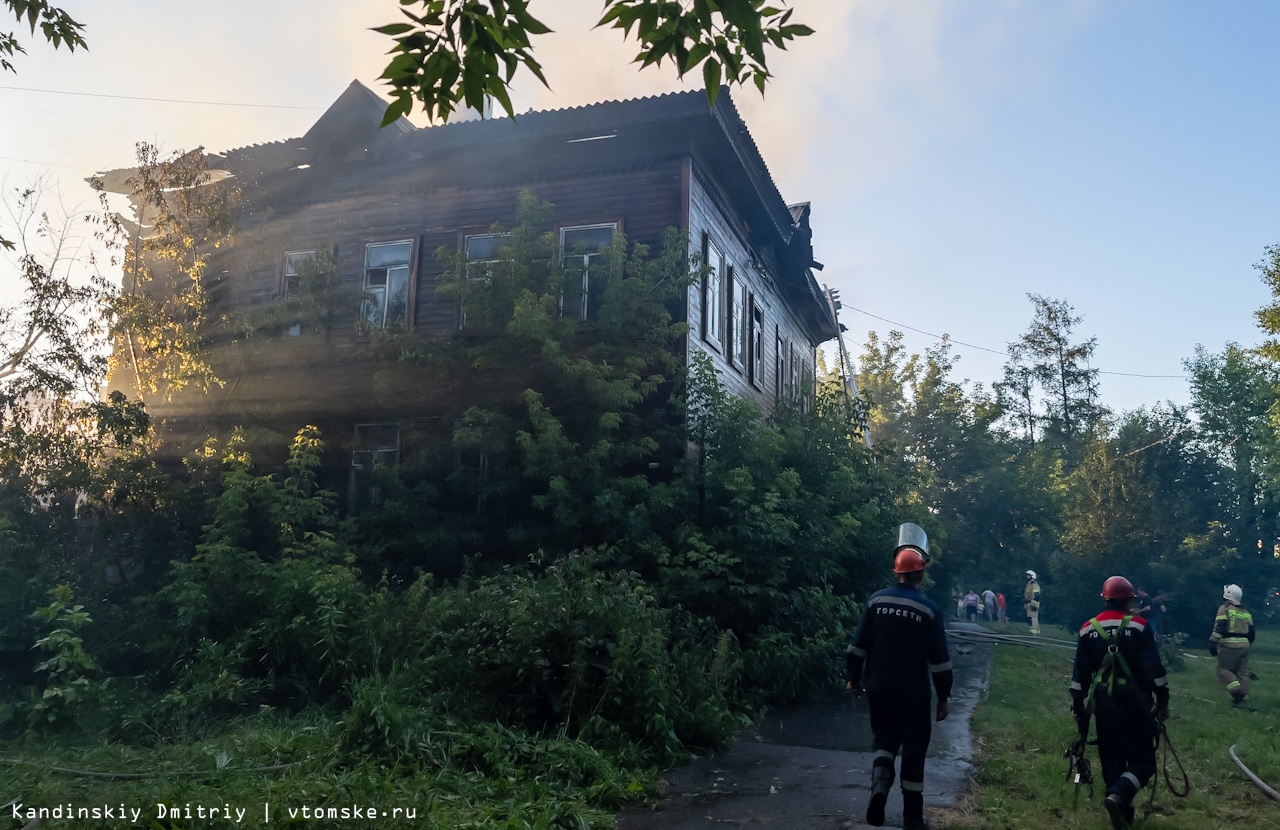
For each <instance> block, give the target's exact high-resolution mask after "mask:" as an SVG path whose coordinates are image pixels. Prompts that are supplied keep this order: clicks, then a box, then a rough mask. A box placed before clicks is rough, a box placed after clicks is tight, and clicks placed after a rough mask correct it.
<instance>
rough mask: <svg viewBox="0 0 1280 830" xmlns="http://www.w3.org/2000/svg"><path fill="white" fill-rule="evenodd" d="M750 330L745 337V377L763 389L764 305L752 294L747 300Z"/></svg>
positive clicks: (756, 386) (753, 384) (757, 387)
mask: <svg viewBox="0 0 1280 830" xmlns="http://www.w3.org/2000/svg"><path fill="white" fill-rule="evenodd" d="M749 308H750V316H749V317H748V319H749V320H750V325H751V331H750V336H749V337H748V339H747V377H748V379H749V380H750V381H751V385H752V386H754V387H755V388H756V389H759V390H760V391H761V392H763V391H764V306H763V305H762V304H761V303H760V302H759V301H758V300H757V299H756V295H755V294H752V295H751V298H750V302H749Z"/></svg>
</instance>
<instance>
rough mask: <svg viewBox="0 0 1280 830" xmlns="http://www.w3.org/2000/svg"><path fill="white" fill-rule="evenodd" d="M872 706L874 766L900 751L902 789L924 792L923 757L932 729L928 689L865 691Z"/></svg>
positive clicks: (931, 706)
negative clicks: (921, 690) (924, 690)
mask: <svg viewBox="0 0 1280 830" xmlns="http://www.w3.org/2000/svg"><path fill="white" fill-rule="evenodd" d="M867 705H868V707H869V708H870V709H871V734H872V736H873V740H872V742H871V747H872V749H873V750H875V759H874V760H873V761H872V762H871V763H872V766H873V767H876V766H882V765H886V764H887V765H888V767H889V769H891V770H892V769H893V759H894V757H895V756H897V755H898V754H899V752H901V754H902V778H901V786H902V792H903V793H904V794H905V793H923V792H924V756H925V753H926V752H928V751H929V737H930V734H931V732H932V729H933V699H932V697H931V695H930V693H929V692H908V691H901V690H897V689H895V690H892V691H880V690H871V689H868V690H867Z"/></svg>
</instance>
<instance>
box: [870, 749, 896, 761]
mask: <svg viewBox="0 0 1280 830" xmlns="http://www.w3.org/2000/svg"><path fill="white" fill-rule="evenodd" d="M875 757H876V758H890V759H893V758H897V757H898V755H897V753H894V752H890V751H889V750H887V749H877V750H876V754H875Z"/></svg>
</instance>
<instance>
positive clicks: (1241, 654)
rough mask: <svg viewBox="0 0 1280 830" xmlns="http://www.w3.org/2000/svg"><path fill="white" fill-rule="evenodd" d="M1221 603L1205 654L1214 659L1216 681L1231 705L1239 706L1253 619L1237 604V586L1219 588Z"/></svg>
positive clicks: (1243, 693) (1245, 685)
mask: <svg viewBox="0 0 1280 830" xmlns="http://www.w3.org/2000/svg"><path fill="white" fill-rule="evenodd" d="M1222 598H1223V600H1225V602H1223V603H1222V605H1221V607H1219V608H1218V615H1217V616H1216V617H1214V620H1213V633H1212V634H1211V635H1209V653H1210V654H1212V655H1213V656H1214V657H1217V658H1218V680H1219V681H1220V682H1221V683H1222V685H1223V686H1226V687H1227V691H1228V692H1230V693H1231V705H1232V706H1241V705H1243V704H1244V699H1245V697H1246V696H1247V695H1248V694H1249V644H1250V643H1252V642H1253V615H1252V614H1250V613H1249V612H1248V611H1247V610H1245V607H1244V606H1243V605H1241V604H1240V601H1241V600H1242V599H1243V598H1244V592H1243V591H1241V590H1240V586H1239V585H1224V586H1222Z"/></svg>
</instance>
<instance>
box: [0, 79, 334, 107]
mask: <svg viewBox="0 0 1280 830" xmlns="http://www.w3.org/2000/svg"><path fill="white" fill-rule="evenodd" d="M0 89H10V90H14V91H17V92H40V93H44V94H45V95H79V96H81V97H84V98H116V99H119V100H123V101H156V102H158V103H162V104H198V105H200V106H205V107H254V108H257V109H275V110H321V109H324V107H304V106H299V105H296V104H244V103H240V102H238V101H191V100H186V99H183V98H148V97H146V96H143V95H108V94H106V93H102V92H69V91H67V90H65V89H36V88H34V87H28V86H9V85H8V84H0Z"/></svg>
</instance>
